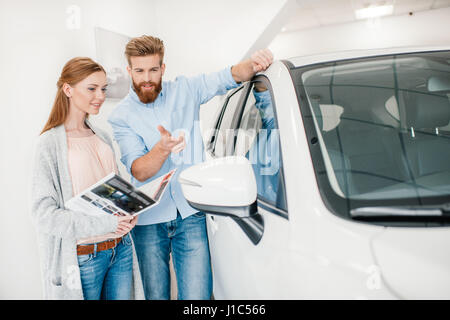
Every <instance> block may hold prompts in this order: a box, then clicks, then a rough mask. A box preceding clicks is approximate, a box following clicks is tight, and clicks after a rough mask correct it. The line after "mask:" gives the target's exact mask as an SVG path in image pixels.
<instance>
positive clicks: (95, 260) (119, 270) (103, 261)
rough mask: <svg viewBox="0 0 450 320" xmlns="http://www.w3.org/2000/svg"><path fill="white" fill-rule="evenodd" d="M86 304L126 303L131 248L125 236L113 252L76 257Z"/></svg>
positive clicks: (129, 286)
mask: <svg viewBox="0 0 450 320" xmlns="http://www.w3.org/2000/svg"><path fill="white" fill-rule="evenodd" d="M78 265H79V267H80V275H81V284H82V287H83V295H84V299H86V300H100V299H102V300H129V299H130V297H131V284H132V280H133V248H132V242H131V238H130V235H126V236H125V237H124V238H123V239H122V241H120V242H119V243H118V244H117V246H116V247H115V248H112V249H109V250H103V251H99V252H94V253H92V254H85V255H79V256H78Z"/></svg>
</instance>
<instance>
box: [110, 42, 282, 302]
mask: <svg viewBox="0 0 450 320" xmlns="http://www.w3.org/2000/svg"><path fill="white" fill-rule="evenodd" d="M125 55H126V57H127V60H128V67H127V70H128V73H129V74H130V76H131V79H132V86H131V88H130V91H129V94H128V95H127V96H126V97H125V98H124V99H123V100H122V101H121V102H120V103H119V105H118V106H117V107H116V108H115V110H114V111H113V112H112V113H111V115H110V117H109V119H108V121H109V123H110V124H111V125H112V127H113V131H114V137H115V140H116V141H117V143H118V144H119V146H120V150H121V155H122V158H121V161H122V162H123V164H124V165H125V166H126V168H127V170H128V172H129V173H130V174H131V176H132V182H133V183H134V184H135V185H137V186H140V185H143V184H145V183H148V182H149V181H151V180H152V179H154V178H157V177H160V176H161V175H163V174H165V173H167V172H169V171H170V170H172V169H174V168H177V172H176V175H175V176H174V177H173V179H172V180H171V183H170V185H169V188H168V190H167V191H168V192H166V193H165V194H164V195H163V197H162V199H161V202H160V204H159V205H158V206H157V207H154V208H152V209H150V210H148V212H144V213H142V214H141V215H140V217H139V220H138V225H137V226H136V227H135V228H134V232H133V239H134V243H135V247H136V253H137V255H138V260H139V267H140V269H141V273H142V280H143V282H144V290H145V295H146V298H147V299H169V298H170V272H169V254H170V252H172V257H173V262H174V268H175V273H176V278H177V286H178V299H210V297H211V293H212V275H211V264H210V255H209V246H208V238H207V232H206V222H205V214H204V213H202V212H198V211H197V210H195V209H193V208H192V207H191V206H189V204H188V203H187V201H186V200H185V199H184V197H183V194H182V191H181V186H180V184H179V183H178V174H179V173H180V172H181V171H182V170H183V169H185V168H187V167H188V166H190V165H192V164H195V163H199V162H202V161H203V142H202V137H201V133H200V126H199V108H200V105H201V104H204V103H206V102H207V101H208V100H210V99H211V98H213V97H214V96H216V95H222V94H225V93H226V92H227V90H229V89H232V88H235V87H236V86H238V83H240V82H243V81H248V80H250V79H251V78H252V77H253V76H254V75H255V74H256V73H257V72H259V71H263V70H265V69H267V68H268V67H269V65H270V64H271V63H272V60H273V57H272V54H271V52H270V51H269V50H261V51H258V52H256V53H255V54H253V55H252V57H251V58H250V59H248V60H245V61H242V62H240V63H239V64H237V65H234V66H233V67H231V68H226V69H224V70H222V71H220V72H215V73H211V74H208V75H199V76H196V77H191V78H186V77H178V78H176V79H175V80H174V81H170V82H162V76H163V75H164V71H165V64H164V62H163V58H164V44H163V42H162V41H161V40H160V39H158V38H155V37H150V36H142V37H139V38H134V39H132V40H131V41H130V42H129V43H128V44H127V46H126V50H125ZM175 132H178V134H177V137H175Z"/></svg>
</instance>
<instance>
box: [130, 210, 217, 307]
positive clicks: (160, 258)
mask: <svg viewBox="0 0 450 320" xmlns="http://www.w3.org/2000/svg"><path fill="white" fill-rule="evenodd" d="M131 233H132V236H133V240H134V246H135V249H136V253H137V256H138V261H139V268H140V270H141V275H142V281H143V284H144V292H145V297H146V299H152V300H163V299H164V300H169V299H170V269H169V254H170V252H172V259H173V265H174V269H175V273H176V278H177V288H178V299H179V300H186V299H189V300H207V299H210V298H211V293H212V273H211V260H210V255H209V245H208V235H207V231H206V220H205V214H204V213H201V212H198V213H195V214H193V215H191V216H189V217H187V218H185V219H182V218H181V216H180V214H178V216H177V218H176V219H175V220H172V221H169V222H164V223H158V224H151V225H142V226H139V225H137V226H136V227H134V229H133V230H132V231H131Z"/></svg>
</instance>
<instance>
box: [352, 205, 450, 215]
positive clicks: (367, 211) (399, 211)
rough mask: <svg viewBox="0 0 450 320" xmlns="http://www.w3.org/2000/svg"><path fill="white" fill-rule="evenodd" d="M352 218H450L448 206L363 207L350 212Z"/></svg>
mask: <svg viewBox="0 0 450 320" xmlns="http://www.w3.org/2000/svg"><path fill="white" fill-rule="evenodd" d="M350 215H351V217H352V218H382V217H387V218H388V217H392V218H399V217H423V218H426V217H430V218H431V217H447V216H449V217H450V211H448V204H445V205H443V206H435V207H361V208H356V209H352V210H350Z"/></svg>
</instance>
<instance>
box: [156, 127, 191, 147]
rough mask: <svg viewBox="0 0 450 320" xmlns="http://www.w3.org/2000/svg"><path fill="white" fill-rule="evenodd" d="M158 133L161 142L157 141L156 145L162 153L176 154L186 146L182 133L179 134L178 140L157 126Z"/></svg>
mask: <svg viewBox="0 0 450 320" xmlns="http://www.w3.org/2000/svg"><path fill="white" fill-rule="evenodd" d="M158 131H159V133H160V134H161V140H159V142H158V144H159V146H160V148H161V149H162V150H163V151H165V152H167V153H171V152H174V153H178V152H180V151H182V150H183V149H184V147H185V146H186V141H185V140H184V133H183V132H181V134H180V135H179V136H178V138H174V137H172V135H171V134H170V132H169V131H167V130H166V129H165V128H164V127H163V126H161V125H159V126H158Z"/></svg>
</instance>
